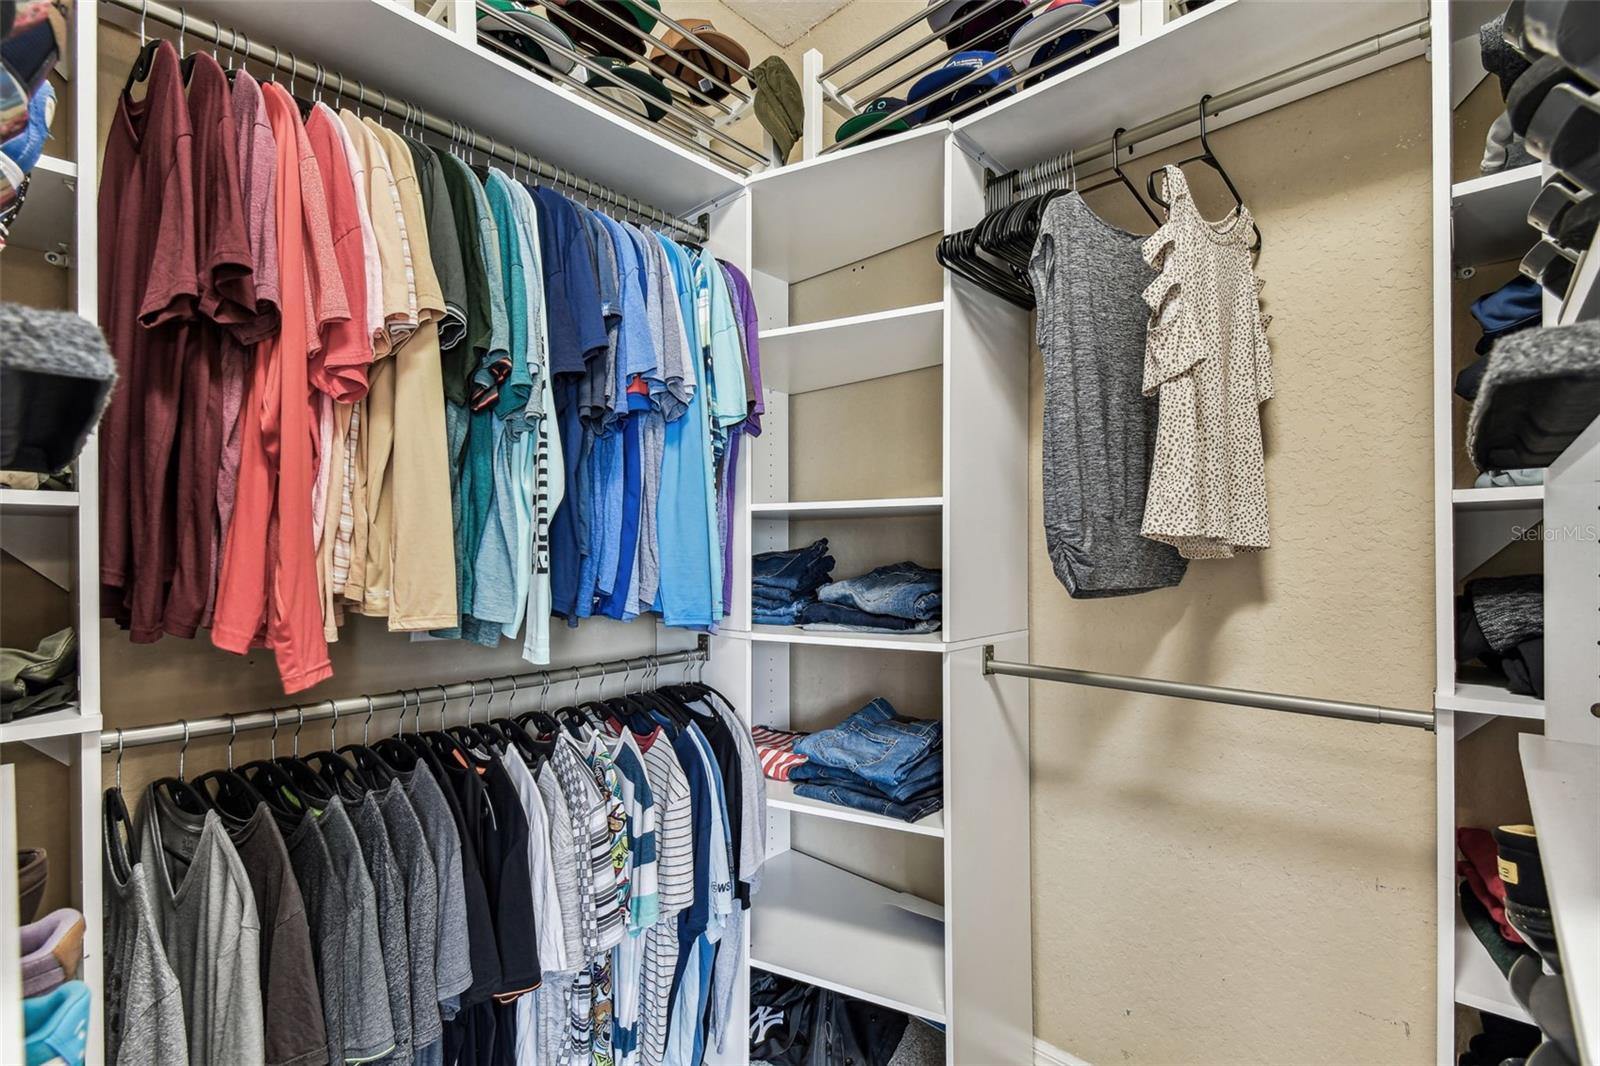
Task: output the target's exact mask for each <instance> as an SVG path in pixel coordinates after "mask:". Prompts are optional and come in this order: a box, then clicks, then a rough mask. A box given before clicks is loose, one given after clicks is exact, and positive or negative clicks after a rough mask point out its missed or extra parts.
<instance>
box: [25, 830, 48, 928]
mask: <svg viewBox="0 0 1600 1066" xmlns="http://www.w3.org/2000/svg"><path fill="white" fill-rule="evenodd" d="M49 880H50V856H49V855H47V854H46V853H45V850H44V849H43V848H23V849H22V850H21V851H19V852H17V896H18V898H19V899H21V901H22V908H21V910H22V913H21V914H20V915H19V916H18V918H17V921H18V922H19V923H27V922H31V921H33V916H34V915H35V914H38V913H39V901H40V900H41V899H43V898H44V886H45V883H46V882H47V881H49Z"/></svg>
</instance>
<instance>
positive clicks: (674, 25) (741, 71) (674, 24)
mask: <svg viewBox="0 0 1600 1066" xmlns="http://www.w3.org/2000/svg"><path fill="white" fill-rule="evenodd" d="M650 14H651V15H653V16H655V20H656V21H657V22H664V23H666V24H667V28H668V29H671V30H677V31H678V32H679V33H681V34H682V35H683V36H684V37H687V38H688V39H689V40H691V41H693V42H694V43H695V44H697V45H699V46H700V50H701V51H702V52H709V53H710V54H711V55H714V56H716V57H717V58H718V59H720V60H722V61H723V62H724V63H726V64H728V69H729V70H731V71H733V72H734V73H735V74H738V75H739V76H740V77H742V78H747V79H749V81H750V84H751V85H754V84H755V83H756V76H755V75H754V74H752V73H750V68H749V67H747V66H745V65H744V64H743V63H740V62H739V61H738V60H736V59H734V58H733V57H732V56H730V55H728V54H726V53H725V52H723V51H722V50H721V49H720V48H717V47H716V46H714V45H712V44H710V43H708V42H706V41H703V40H701V39H700V35H699V34H697V33H695V32H694V31H693V30H691V29H689V27H687V26H685V25H684V24H683V23H681V22H679V21H678V20H677V19H675V18H673V17H672V16H671V15H669V14H667V13H666V12H665V11H662V10H661V9H660V8H653V9H651V11H650Z"/></svg>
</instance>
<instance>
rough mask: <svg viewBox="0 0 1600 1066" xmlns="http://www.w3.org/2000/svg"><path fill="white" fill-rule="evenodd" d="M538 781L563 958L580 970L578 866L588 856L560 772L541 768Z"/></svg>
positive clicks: (579, 890) (547, 764) (572, 966)
mask: <svg viewBox="0 0 1600 1066" xmlns="http://www.w3.org/2000/svg"><path fill="white" fill-rule="evenodd" d="M534 781H535V783H537V784H538V786H539V796H540V798H541V799H543V800H544V809H545V813H546V814H547V815H549V824H550V866H551V870H552V872H553V873H554V874H555V879H556V899H557V900H558V901H559V903H560V905H561V933H562V943H563V949H562V957H563V958H565V959H566V963H567V968H568V969H572V970H576V969H577V968H578V967H579V966H580V965H581V964H582V963H583V962H584V961H585V957H584V953H583V931H582V930H583V914H582V912H581V911H580V910H579V901H580V900H581V899H582V898H583V897H582V889H580V888H579V883H578V864H579V862H580V861H586V860H587V858H588V854H587V852H585V853H584V854H583V855H582V856H581V857H580V855H579V852H578V842H577V838H576V837H574V836H573V832H572V827H573V817H572V812H571V810H570V808H568V807H567V799H566V794H565V793H564V792H563V791H562V790H561V784H560V782H559V781H557V780H556V772H555V770H554V769H552V768H551V766H550V764H549V763H546V764H545V765H543V766H541V767H540V768H539V773H538V774H537V775H536V776H535V777H534ZM539 961H540V963H544V961H545V959H544V956H543V955H540V956H539ZM552 969H554V967H552Z"/></svg>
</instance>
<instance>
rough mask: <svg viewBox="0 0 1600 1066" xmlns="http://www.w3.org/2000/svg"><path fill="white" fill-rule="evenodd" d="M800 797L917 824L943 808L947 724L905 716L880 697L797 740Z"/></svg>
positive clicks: (795, 778) (795, 774)
mask: <svg viewBox="0 0 1600 1066" xmlns="http://www.w3.org/2000/svg"><path fill="white" fill-rule="evenodd" d="M794 751H795V754H797V755H804V756H805V757H806V761H805V762H804V763H802V764H801V765H799V766H795V767H793V768H792V769H791V770H790V771H789V780H790V781H792V782H794V792H795V795H797V796H803V797H806V798H808V799H817V800H823V801H825V802H827V803H837V804H839V805H841V806H844V807H850V808H852V809H854V810H858V811H868V812H870V813H872V814H882V815H886V816H888V817H890V818H899V819H900V820H902V821H906V822H915V821H917V820H918V819H921V818H926V817H927V816H928V815H930V814H932V813H933V812H934V811H937V810H938V809H939V808H940V807H942V806H944V770H943V761H944V727H943V724H942V723H940V722H930V721H927V720H926V719H922V718H907V717H905V716H903V715H900V714H897V713H895V709H894V707H893V706H891V705H890V703H889V701H888V700H886V699H883V698H882V697H879V698H878V699H875V700H873V701H872V702H871V703H869V704H867V705H866V706H865V707H863V708H861V709H860V710H859V711H857V712H856V713H854V714H852V715H851V716H850V717H849V718H846V719H845V720H844V721H843V722H841V723H839V724H838V725H837V726H834V727H833V728H832V729H824V730H823V731H822V732H820V733H812V734H811V735H810V736H808V737H805V738H804V739H802V740H800V741H798V742H797V743H796V744H795V746H794Z"/></svg>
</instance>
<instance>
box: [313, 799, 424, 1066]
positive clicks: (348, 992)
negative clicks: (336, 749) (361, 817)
mask: <svg viewBox="0 0 1600 1066" xmlns="http://www.w3.org/2000/svg"><path fill="white" fill-rule="evenodd" d="M317 828H318V829H319V830H321V831H322V839H323V841H324V842H325V843H326V844H327V845H328V856H329V858H330V859H331V860H332V863H333V874H334V877H336V878H337V879H338V885H339V888H340V890H341V893H342V895H343V897H344V903H345V922H344V975H343V976H344V1046H345V1057H346V1059H354V1060H356V1061H360V1062H367V1061H371V1060H373V1059H377V1058H382V1057H383V1056H385V1055H388V1054H389V1053H390V1052H392V1051H394V1050H395V1048H396V1046H397V1044H398V1043H399V1034H398V1033H397V1032H396V1031H395V1022H394V1015H393V1012H392V1010H391V1008H390V1005H389V999H388V997H387V996H386V995H385V994H384V992H383V991H380V990H383V989H387V988H388V987H389V978H388V973H387V970H386V969H385V966H384V962H385V956H384V952H383V941H382V939H381V937H380V936H379V933H378V901H377V898H376V895H375V894H374V892H373V888H372V878H371V876H370V875H369V874H368V873H367V865H366V860H365V858H364V857H363V856H362V854H361V845H360V843H359V842H358V841H357V840H356V831H355V827H354V826H353V825H351V824H350V817H349V815H347V814H345V810H344V805H343V804H342V803H340V802H339V800H338V798H337V797H336V798H334V799H332V800H330V801H329V802H328V805H327V806H326V807H324V808H322V810H321V811H318V812H317ZM409 1017H410V1012H409V1011H408V1012H407V1028H409V1027H410V1021H409Z"/></svg>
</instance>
